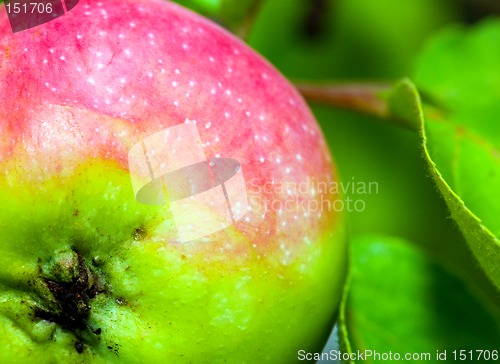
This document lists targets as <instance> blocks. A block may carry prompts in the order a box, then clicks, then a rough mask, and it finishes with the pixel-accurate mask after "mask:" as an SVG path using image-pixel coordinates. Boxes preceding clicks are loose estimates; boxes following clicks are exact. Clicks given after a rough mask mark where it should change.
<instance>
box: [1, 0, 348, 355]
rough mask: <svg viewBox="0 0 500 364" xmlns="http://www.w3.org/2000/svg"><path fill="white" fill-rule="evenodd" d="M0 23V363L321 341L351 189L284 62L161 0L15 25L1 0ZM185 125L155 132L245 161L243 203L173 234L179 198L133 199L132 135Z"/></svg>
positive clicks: (298, 346)
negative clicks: (209, 222) (340, 188)
mask: <svg viewBox="0 0 500 364" xmlns="http://www.w3.org/2000/svg"><path fill="white" fill-rule="evenodd" d="M0 35H1V37H0V50H1V52H2V55H1V57H0V80H1V81H0V101H1V102H0V191H1V192H0V206H1V207H0V242H1V253H2V254H1V255H0V362H18V363H80V362H82V363H87V362H88V363H90V362H92V363H111V362H121V363H146V362H147V363H165V362H172V363H207V362H214V363H218V362H234V363H244V362H246V363H256V362H269V363H280V362H282V363H290V362H294V361H297V358H298V355H297V353H298V351H299V350H306V351H308V352H314V351H316V352H317V351H320V350H321V348H322V346H323V344H324V342H325V339H326V337H327V336H328V334H329V332H330V330H331V328H332V324H333V321H334V319H335V315H336V312H337V308H338V304H339V300H340V295H341V290H342V285H343V281H344V277H345V266H346V258H345V256H346V231H345V227H344V225H345V224H344V215H343V213H342V211H341V210H342V208H341V202H342V201H341V200H340V199H339V195H338V193H337V189H336V188H334V187H335V184H336V183H337V181H338V177H337V174H336V172H335V169H334V165H333V162H332V158H331V156H330V154H329V150H328V147H327V145H326V143H325V140H324V138H323V135H322V133H321V130H320V129H319V127H318V125H317V123H316V121H315V119H314V117H313V115H312V114H311V112H310V111H309V109H308V107H307V105H306V103H305V102H304V100H303V99H302V98H301V97H300V95H299V94H298V93H297V91H296V90H295V89H294V88H293V86H291V85H290V83H289V82H288V81H287V80H286V79H285V78H284V77H283V76H281V75H280V73H279V72H278V71H276V70H275V69H274V68H273V67H272V66H271V65H270V64H269V63H268V62H266V61H265V60H264V59H262V58H261V57H260V56H259V55H257V54H256V53H255V52H254V51H252V50H251V49H250V48H249V47H248V46H246V45H245V44H244V43H243V42H242V41H240V40H239V39H237V38H236V37H234V36H232V35H231V34H229V33H228V32H226V31H225V30H223V29H221V28H220V27H219V26H217V25H216V24H214V23H212V22H211V21H209V20H207V19H204V18H202V17H200V16H198V15H196V14H194V13H192V12H190V11H188V10H186V9H184V8H182V7H180V6H178V5H175V4H173V3H170V2H166V1H162V0H107V1H103V2H96V1H90V0H87V1H85V0H81V1H80V2H79V4H78V5H77V6H76V7H75V8H74V9H73V10H72V11H71V12H69V13H67V14H66V15H64V16H61V17H59V18H57V19H55V20H53V21H50V22H47V23H45V24H42V25H40V26H37V27H34V28H31V29H27V30H25V31H22V32H17V33H13V32H12V30H11V26H10V25H9V22H8V19H7V15H6V12H5V10H3V9H2V11H1V13H0ZM270 36H271V35H270ZM188 125H189V128H190V129H189V130H191V131H193V130H195V129H193V127H194V126H195V127H196V131H197V133H198V136H199V141H201V144H200V143H198V142H196V143H194V144H193V143H191V141H189V140H186V144H185V145H184V147H185V148H184V147H182V145H180V150H178V151H177V152H178V153H180V154H175V153H176V152H175V151H174V150H173V149H174V148H173V147H172V148H171V149H172V150H170V147H171V145H170V144H168V143H164V145H162V144H161V140H160V144H159V145H157V147H158V148H160V149H162V150H163V152H166V153H167V154H168V153H169V152H170V153H171V154H170V157H172V155H174V157H173V158H170V159H171V160H173V161H174V162H173V163H176V158H175V155H179V156H182V158H184V159H186V158H187V159H190V158H191V155H190V153H191V152H190V151H191V149H193V148H194V149H193V150H196V153H199V152H200V151H201V152H202V153H203V155H204V156H205V157H206V160H207V161H217V160H223V159H224V158H226V159H227V160H231V161H233V162H234V161H236V162H235V163H238V166H237V169H238V168H239V169H238V171H239V172H238V173H240V175H241V176H243V179H241V180H240V184H239V186H240V187H243V189H241V188H240V190H238V191H239V193H240V196H245V200H244V201H243V200H241V201H240V202H242V201H243V202H244V204H243V206H245V207H246V211H244V213H241V211H240V216H239V217H238V218H237V219H233V221H232V223H231V224H228V225H227V226H225V227H224V228H217V229H212V230H213V231H211V232H210V233H209V234H204V235H203V236H199V237H197V238H194V239H192V240H190V241H182V239H180V238H179V234H180V229H181V228H183V227H182V226H180V225H179V224H178V223H176V221H177V220H176V218H177V216H176V215H175V213H174V212H173V207H172V204H173V199H172V201H169V198H168V195H167V197H166V200H165V203H156V204H155V203H148V200H145V201H140V199H139V198H138V196H139V195H138V194H137V193H136V192H137V191H136V190H135V189H134V185H133V181H134V179H136V178H138V177H137V176H134V175H133V174H134V173H132V172H133V171H132V169H131V163H132V161H133V160H132V159H131V156H134V154H133V153H131V151H133V150H134V148H137V146H138V145H141V143H143V144H144V143H145V142H144V141H145V140H149V139H148V138H151V136H154V135H161V133H164V131H165V130H173V129H172V128H175V127H181V128H183V127H186V128H187V127H188ZM158 133H160V134H158ZM190 148H191V149H190ZM172 153H173V154H172ZM193 158H194V157H193ZM187 159H186V160H181V161H180V162H183V163H184V162H187ZM207 163H208V162H207ZM210 163H212V162H210ZM195 174H196V173H195ZM139 177H140V176H139ZM160 177H161V178H163V177H164V176H163V177H162V176H159V177H158V178H160ZM187 178H190V177H189V176H188V177H187ZM193 178H194V177H193ZM241 181H244V182H243V183H241ZM167 182H168V181H167ZM219 187H220V186H219ZM213 188H215V187H213ZM167 192H168V188H167ZM174 192H176V191H174ZM184 192H186V191H184ZM188 192H189V191H188ZM191 192H192V191H191ZM233 192H234V191H233ZM228 194H229V192H228ZM189 198H190V197H189ZM339 202H340V203H339ZM245 203H246V205H245ZM190 206H194V208H192V209H191V211H192V215H190V218H191V220H192V224H191V225H190V226H191V229H192V231H195V232H196V231H198V230H197V229H198V226H199V225H198V224H199V223H200V221H199V216H201V215H200V214H201V213H202V212H201V211H202V210H203V213H204V214H205V215H204V216H206V214H207V213H208V214H209V216H211V215H210V214H212V215H213V216H214V219H215V217H217V216H218V212H215V211H212V212H211V208H212V206H211V205H203V203H199V204H198V205H190ZM233 207H234V206H233ZM240 207H241V204H240ZM207 211H208V212H207ZM185 217H186V216H184V218H185ZM215 220H216V219H215ZM215 220H214V221H215ZM200 229H201V227H200ZM200 231H201V230H200Z"/></svg>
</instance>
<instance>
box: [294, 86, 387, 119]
mask: <svg viewBox="0 0 500 364" xmlns="http://www.w3.org/2000/svg"><path fill="white" fill-rule="evenodd" d="M296 87H297V88H298V90H299V91H300V92H301V93H302V95H303V96H304V98H305V99H306V100H307V101H310V102H314V103H320V104H325V105H330V106H336V107H341V108H344V109H350V110H354V111H358V112H362V113H364V114H369V115H373V116H376V117H379V118H386V117H387V116H388V106H387V101H386V100H385V99H384V97H383V95H384V94H387V93H388V92H389V91H390V90H391V88H392V85H391V84H389V83H387V84H384V83H380V84H337V85H321V84H311V83H298V84H296Z"/></svg>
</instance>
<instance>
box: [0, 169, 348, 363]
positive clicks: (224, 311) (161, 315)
mask: <svg viewBox="0 0 500 364" xmlns="http://www.w3.org/2000/svg"><path fill="white" fill-rule="evenodd" d="M104 176H105V178H103V177H104ZM129 178H130V177H129V176H128V174H127V173H126V172H125V171H124V170H122V169H121V168H119V166H117V165H116V164H112V163H110V162H101V161H90V162H89V163H88V165H85V166H82V167H80V168H79V169H78V170H76V171H75V173H74V174H73V175H72V176H68V177H66V178H65V179H64V180H61V179H60V178H54V179H52V180H49V181H46V182H44V183H43V184H40V185H35V184H31V185H27V184H23V181H22V178H20V179H18V178H17V177H11V178H9V180H8V181H7V180H6V179H5V178H3V179H1V180H0V186H1V189H2V191H4V195H3V200H2V203H3V208H2V210H1V211H0V231H1V232H2V236H3V237H6V236H8V237H9V238H8V239H5V238H4V239H3V240H2V256H1V258H0V263H1V264H0V265H1V267H2V269H1V270H0V287H1V293H0V321H1V325H0V332H1V334H0V348H1V351H0V361H2V362H3V361H9V360H12V359H13V358H15V357H17V358H23V359H21V360H22V361H23V362H33V363H35V362H36V363H50V362H56V361H57V362H80V361H81V362H90V361H92V362H110V361H111V362H112V361H114V360H117V361H118V360H120V361H124V362H144V361H149V362H160V361H162V360H167V361H172V362H203V361H204V359H206V358H210V360H211V362H223V361H229V362H254V361H255V360H262V361H265V362H273V363H274V362H285V360H284V358H286V359H287V360H293V358H294V357H295V358H296V352H294V351H293V350H295V349H300V348H305V349H308V350H311V349H312V348H316V349H318V344H320V343H321V342H322V340H323V339H324V337H325V335H327V333H328V329H329V327H330V326H329V325H330V324H329V323H330V322H331V319H332V318H333V317H328V315H326V316H325V312H333V310H331V308H330V307H329V306H330V305H331V304H332V302H335V301H337V300H338V295H339V289H338V288H339V287H340V286H341V285H342V278H343V277H342V275H339V274H337V271H339V270H342V269H343V267H344V265H345V257H344V252H343V250H342V249H339V244H336V242H337V241H338V240H339V239H343V238H344V237H343V234H344V231H343V230H342V229H338V230H337V231H336V232H335V233H333V232H329V233H326V234H324V235H323V236H322V240H323V241H317V242H314V243H313V244H310V245H304V246H303V247H301V248H300V254H299V258H298V259H297V260H296V261H295V262H294V263H293V264H291V265H290V266H287V267H285V266H283V265H281V264H280V263H279V262H277V261H276V260H274V259H273V257H272V256H268V257H266V256H260V255H258V254H257V253H253V254H252V253H250V252H249V253H245V254H244V255H239V254H237V253H236V254H235V250H237V248H238V244H241V242H239V243H237V244H236V245H235V246H230V247H227V248H226V247H224V246H223V245H222V244H215V245H211V244H210V243H198V244H196V243H195V244H192V245H191V244H184V245H165V244H164V243H163V241H162V238H161V236H162V235H161V233H159V232H160V231H161V230H163V229H173V228H174V227H173V226H171V225H169V222H168V221H165V219H164V218H163V214H164V213H165V211H164V210H165V207H161V206H148V205H142V204H138V203H137V202H136V201H134V199H133V198H131V195H130V194H129V193H128V192H129V191H127V190H125V189H124V188H122V186H124V185H127V184H128V183H129V182H128V180H129ZM19 188H22V190H23V191H22V193H19V190H18V189H19ZM97 191H99V192H100V196H99V197H97V196H96V192H97ZM27 206H30V208H27ZM165 223H167V225H165ZM232 233H233V234H234V236H235V241H236V242H238V241H239V240H240V239H239V238H238V237H237V232H236V231H234V232H232ZM216 252H219V253H216ZM48 280H50V282H58V284H59V286H61V285H64V283H65V284H66V286H65V287H67V288H68V287H70V288H68V289H67V291H66V292H64V293H66V299H59V300H58V299H56V298H54V297H55V296H57V294H55V292H54V289H53V288H52V289H51V286H50V285H48V284H47V281H48ZM78 280H80V281H82V280H84V281H85V282H84V283H85V284H86V287H83V286H82V285H80V287H79V286H78V284H76V283H75V282H76V281H78ZM68 282H69V283H68ZM71 282H73V284H71ZM80 283H81V282H80ZM52 284H53V285H54V283H52ZM71 288H73V289H75V288H78V289H77V291H76V292H72V291H71ZM75 295H80V296H84V295H86V296H87V299H86V300H84V299H81V300H80V301H78V300H76V299H75V298H74V296H75ZM59 296H61V295H59ZM68 296H69V298H68ZM324 297H328V298H329V299H326V300H325V299H324ZM84 301H85V302H84ZM75 302H79V303H80V304H83V306H84V307H83V308H82V307H73V308H71V307H70V306H71V304H72V303H75ZM75 306H77V305H75ZM61 307H63V309H64V310H65V312H60V311H61ZM61 320H62V321H61Z"/></svg>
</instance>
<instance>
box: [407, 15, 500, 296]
mask: <svg viewBox="0 0 500 364" xmlns="http://www.w3.org/2000/svg"><path fill="white" fill-rule="evenodd" d="M498 39H500V22H499V21H498V20H490V21H487V22H484V23H482V24H480V25H479V26H478V27H476V28H473V29H472V30H467V29H464V28H453V29H450V30H447V31H445V32H443V33H442V34H440V35H439V36H437V37H436V38H435V39H434V40H433V41H432V42H431V43H430V44H429V45H428V47H427V49H426V50H425V51H424V52H423V55H422V56H421V57H420V60H419V62H418V65H417V69H416V75H415V80H416V82H417V84H418V85H419V88H421V90H423V91H424V95H428V96H429V97H430V99H431V100H432V101H433V103H434V104H435V105H438V106H439V107H440V109H441V110H445V112H440V111H437V110H436V109H434V108H432V107H425V108H424V112H425V123H423V124H422V138H423V142H424V147H425V156H426V158H427V160H428V162H429V165H430V167H431V172H432V175H433V177H434V179H435V181H436V183H437V186H438V188H439V190H440V191H441V193H442V195H443V197H444V199H445V200H446V203H447V205H448V207H449V209H450V211H451V215H452V217H453V219H454V220H455V221H456V222H457V223H458V226H459V227H460V229H461V231H462V233H463V234H464V236H465V238H466V239H467V242H468V243H469V246H470V248H471V250H472V251H473V252H474V254H475V256H476V257H477V259H478V261H479V262H480V264H481V266H482V267H483V269H484V270H485V272H486V273H487V275H488V276H489V277H490V279H491V280H492V281H493V282H494V284H495V285H496V286H497V287H500V241H499V239H498V237H499V236H500V219H499V218H498V217H499V216H500V199H499V198H498V196H499V195H498V193H499V191H500V125H499V120H500V67H499V65H500V43H499V42H498ZM416 98H418V96H416Z"/></svg>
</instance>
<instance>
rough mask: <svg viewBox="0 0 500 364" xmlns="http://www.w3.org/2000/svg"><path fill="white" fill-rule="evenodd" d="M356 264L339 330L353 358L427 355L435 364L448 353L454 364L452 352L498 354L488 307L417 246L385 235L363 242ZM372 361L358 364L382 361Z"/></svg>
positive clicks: (354, 254) (354, 255)
mask: <svg viewBox="0 0 500 364" xmlns="http://www.w3.org/2000/svg"><path fill="white" fill-rule="evenodd" d="M351 262H352V265H351V274H350V284H349V288H348V289H347V290H346V292H347V294H346V295H345V296H344V302H343V306H342V310H343V311H342V313H341V320H342V322H341V325H342V326H341V330H340V335H341V336H342V341H343V342H344V348H347V349H349V350H350V352H351V353H356V351H357V350H361V351H362V352H363V351H364V350H372V351H373V352H375V351H376V352H378V353H389V352H392V353H393V354H394V355H395V353H399V354H401V355H402V357H403V355H404V354H406V353H410V354H415V353H429V354H430V355H431V359H430V360H427V361H428V362H437V360H436V353H437V351H439V352H440V353H443V352H444V351H445V350H446V351H447V361H451V362H455V361H454V360H453V359H454V358H453V353H452V351H453V350H494V349H496V350H498V349H499V348H498V343H499V342H500V331H499V326H498V324H496V323H495V320H494V319H493V317H492V316H491V315H490V314H489V313H488V312H487V310H486V308H485V307H483V306H481V305H480V303H479V301H478V300H477V299H476V297H475V296H474V295H473V294H472V293H471V292H469V291H468V290H467V288H466V286H465V285H464V284H463V283H462V282H461V280H459V279H457V277H455V276H454V275H452V274H451V273H449V272H448V271H447V270H446V269H444V268H443V267H442V266H441V265H440V264H439V263H437V262H435V261H433V260H431V259H430V258H429V257H428V256H427V255H426V254H424V253H423V251H421V250H420V249H419V248H417V246H414V245H413V244H410V243H408V242H407V241H405V240H402V239H398V238H393V237H387V236H385V237H376V236H364V237H358V238H355V239H353V241H352V246H351ZM474 354H475V353H474ZM373 359H374V358H373V357H372V358H365V360H364V361H363V360H355V362H356V363H360V362H367V363H372V362H381V361H376V360H373ZM474 359H477V357H474ZM415 361H418V360H415ZM421 361H423V360H421ZM386 362H387V360H386ZM469 362H481V360H470V361H469Z"/></svg>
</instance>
